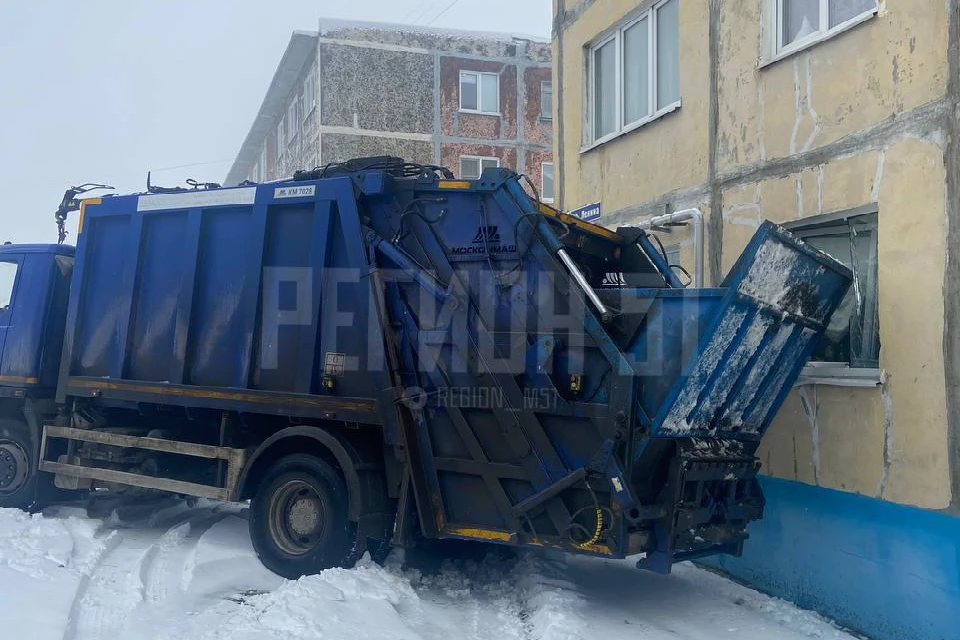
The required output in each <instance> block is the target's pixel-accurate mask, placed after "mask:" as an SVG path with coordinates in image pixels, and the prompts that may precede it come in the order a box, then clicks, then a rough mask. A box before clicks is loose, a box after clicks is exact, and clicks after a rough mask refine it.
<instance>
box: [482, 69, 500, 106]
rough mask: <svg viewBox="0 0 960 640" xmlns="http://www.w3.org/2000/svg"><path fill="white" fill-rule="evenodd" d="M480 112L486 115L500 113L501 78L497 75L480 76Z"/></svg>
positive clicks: (485, 74) (486, 74)
mask: <svg viewBox="0 0 960 640" xmlns="http://www.w3.org/2000/svg"><path fill="white" fill-rule="evenodd" d="M480 110H481V111H483V112H484V113H499V112H500V76H499V75H497V74H495V73H484V74H481V75H480Z"/></svg>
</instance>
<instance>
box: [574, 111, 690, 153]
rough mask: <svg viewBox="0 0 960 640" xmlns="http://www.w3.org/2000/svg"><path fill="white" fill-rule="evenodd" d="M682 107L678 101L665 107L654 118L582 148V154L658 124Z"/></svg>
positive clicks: (632, 125) (646, 119) (636, 123)
mask: <svg viewBox="0 0 960 640" xmlns="http://www.w3.org/2000/svg"><path fill="white" fill-rule="evenodd" d="M680 105H681V101H680V100H677V101H676V102H674V103H673V104H672V105H670V106H668V107H664V108H663V109H661V110H660V111H657V112H656V113H655V114H653V115H652V116H648V117H646V118H644V119H642V120H637V121H636V122H633V123H631V124H629V125H627V126H625V127H624V128H623V129H620V130H619V131H614V132H613V133H610V134H607V135H605V136H603V137H602V138H600V139H599V140H595V141H593V142H591V143H590V144H587V145H584V146H582V147H580V153H587V152H588V151H592V150H593V149H596V148H597V147H599V146H602V145H605V144H606V143H608V142H610V141H611V140H616V139H617V138H619V137H621V136H625V135H627V134H628V133H630V132H632V131H636V130H637V129H639V128H640V127H643V126H646V125H648V124H650V123H652V122H656V121H657V120H659V119H661V118H663V117H664V116H666V115H669V114H671V113H673V112H674V111H676V110H678V109H679V108H680Z"/></svg>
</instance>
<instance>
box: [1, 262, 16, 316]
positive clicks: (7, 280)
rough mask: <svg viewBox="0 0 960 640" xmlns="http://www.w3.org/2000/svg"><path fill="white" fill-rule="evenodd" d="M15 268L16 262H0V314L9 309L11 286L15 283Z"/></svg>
mask: <svg viewBox="0 0 960 640" xmlns="http://www.w3.org/2000/svg"><path fill="white" fill-rule="evenodd" d="M17 266H18V265H17V263H16V262H0V313H4V312H6V311H7V309H8V308H9V307H10V300H11V299H12V298H13V285H14V283H16V281H17Z"/></svg>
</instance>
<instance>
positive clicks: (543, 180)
mask: <svg viewBox="0 0 960 640" xmlns="http://www.w3.org/2000/svg"><path fill="white" fill-rule="evenodd" d="M548 166H549V167H550V184H551V186H552V191H553V193H552V194H551V195H550V197H549V198H548V197H547V196H546V194H545V193H544V188H543V187H544V185H545V184H546V183H547V180H546V171H545V170H546V168H547V167H548ZM553 169H554V166H553V161H552V160H551V161H550V162H541V163H540V202H543V203H545V204H553V201H554V200H556V196H557V187H556V183H555V182H554V180H555V179H556V174H555V173H554V172H553Z"/></svg>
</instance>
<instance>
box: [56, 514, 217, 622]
mask: <svg viewBox="0 0 960 640" xmlns="http://www.w3.org/2000/svg"><path fill="white" fill-rule="evenodd" d="M222 517H223V516H222V515H220V514H219V513H213V514H211V513H210V511H209V510H207V509H205V510H204V511H203V512H202V513H200V514H198V513H196V510H190V509H179V508H170V509H163V510H161V511H160V512H154V513H153V514H152V515H151V516H150V517H149V518H148V519H147V521H146V522H144V523H141V526H139V527H138V523H136V522H122V521H121V522H116V521H114V522H111V523H109V524H107V525H105V527H104V529H103V530H105V532H106V535H104V536H103V538H102V540H103V541H104V543H103V550H102V552H101V553H100V556H99V557H98V558H97V560H96V562H95V563H94V566H93V568H92V569H91V570H90V571H89V573H88V574H86V575H85V576H84V578H83V579H82V580H81V582H80V585H79V587H78V589H77V593H76V595H75V596H74V599H73V603H72V604H71V607H70V618H69V622H68V625H67V628H66V630H65V632H64V636H63V637H64V640H99V639H102V638H110V637H111V636H113V637H114V638H116V637H121V638H122V637H123V636H122V635H121V634H120V632H122V631H123V630H124V628H125V627H126V626H127V625H128V624H129V619H130V614H131V613H133V612H134V611H135V610H137V609H138V608H139V607H140V606H141V605H142V604H143V603H144V602H145V601H147V600H148V599H149V598H151V597H158V596H159V595H160V594H162V593H166V588H165V586H164V585H163V580H164V578H162V577H161V576H162V574H163V569H162V568H154V565H155V564H156V563H158V562H165V561H166V555H167V553H168V551H169V550H170V549H172V548H174V547H175V546H176V545H177V544H178V542H179V541H180V540H182V539H184V538H185V537H186V536H187V535H188V534H189V531H190V528H191V523H193V522H196V523H197V524H200V523H203V524H206V521H207V520H209V521H210V524H209V526H212V525H213V524H214V523H215V522H216V520H217V519H218V518H222Z"/></svg>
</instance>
